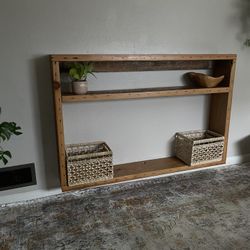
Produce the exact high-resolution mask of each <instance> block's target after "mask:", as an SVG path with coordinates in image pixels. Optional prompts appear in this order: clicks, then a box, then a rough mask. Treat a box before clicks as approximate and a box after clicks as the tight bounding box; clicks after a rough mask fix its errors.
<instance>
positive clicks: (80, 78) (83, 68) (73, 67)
mask: <svg viewBox="0 0 250 250" xmlns="http://www.w3.org/2000/svg"><path fill="white" fill-rule="evenodd" d="M92 71H93V63H89V62H86V63H78V62H74V63H72V64H70V68H69V75H70V76H71V78H72V79H73V81H72V89H73V93H74V94H77V95H81V94H85V93H87V91H88V83H87V77H88V76H89V75H93V76H95V75H94V73H93V72H92Z"/></svg>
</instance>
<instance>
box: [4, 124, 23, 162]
mask: <svg viewBox="0 0 250 250" xmlns="http://www.w3.org/2000/svg"><path fill="white" fill-rule="evenodd" d="M20 129H21V127H19V126H17V125H16V123H15V122H2V123H0V142H2V141H8V140H9V139H10V137H11V136H12V135H21V134H22V132H21V131H20ZM7 157H8V158H11V157H12V155H11V153H10V151H8V150H4V149H3V148H2V147H1V146H0V162H3V163H4V165H6V164H7V163H8V159H7Z"/></svg>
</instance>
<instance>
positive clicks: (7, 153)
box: [3, 151, 12, 158]
mask: <svg viewBox="0 0 250 250" xmlns="http://www.w3.org/2000/svg"><path fill="white" fill-rule="evenodd" d="M3 154H4V155H6V156H8V157H9V158H11V157H12V155H11V153H10V151H4V152H3Z"/></svg>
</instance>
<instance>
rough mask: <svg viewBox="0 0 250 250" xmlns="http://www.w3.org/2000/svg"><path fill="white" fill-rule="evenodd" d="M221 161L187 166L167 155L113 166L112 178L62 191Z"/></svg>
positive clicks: (183, 169) (195, 167) (66, 189)
mask: <svg viewBox="0 0 250 250" xmlns="http://www.w3.org/2000/svg"><path fill="white" fill-rule="evenodd" d="M223 163H224V162H223V161H218V162H213V163H210V164H201V165H197V166H188V165H186V164H185V163H184V162H182V161H180V160H179V159H177V158H176V157H167V158H161V159H154V160H146V161H139V162H132V163H126V164H120V165H115V166H114V178H113V179H110V180H105V181H97V182H94V183H89V184H81V185H76V186H71V187H69V186H63V187H62V189H63V191H69V190H74V189H79V188H87V187H93V186H100V185H107V184H112V183H118V182H123V181H129V180H136V179H140V178H145V177H150V176H158V175H162V174H169V173H174V172H180V171H185V170H192V169H197V168H203V167H208V166H212V165H213V166H214V165H219V164H223Z"/></svg>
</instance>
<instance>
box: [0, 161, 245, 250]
mask: <svg viewBox="0 0 250 250" xmlns="http://www.w3.org/2000/svg"><path fill="white" fill-rule="evenodd" d="M0 249H2V250H3V249H13V250H17V249H32V250H38V249H53V250H55V249H70V250H72V249H119V250H123V249H133V250H134V249H149V250H154V249H157V250H160V249H199V250H200V249H202V250H204V249H209V250H212V249H226V250H230V249H250V163H249V164H242V165H239V166H229V167H220V168H217V169H213V170H211V169H210V170H204V171H198V172H193V173H188V174H180V175H175V176H169V177H161V178H155V179H151V180H144V181H137V182H133V183H123V184H117V185H113V186H109V187H99V188H93V189H89V190H82V191H76V192H69V193H64V194H61V195H56V196H50V197H48V198H42V199H37V200H32V201H28V202H24V203H16V204H7V205H1V206H0Z"/></svg>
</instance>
